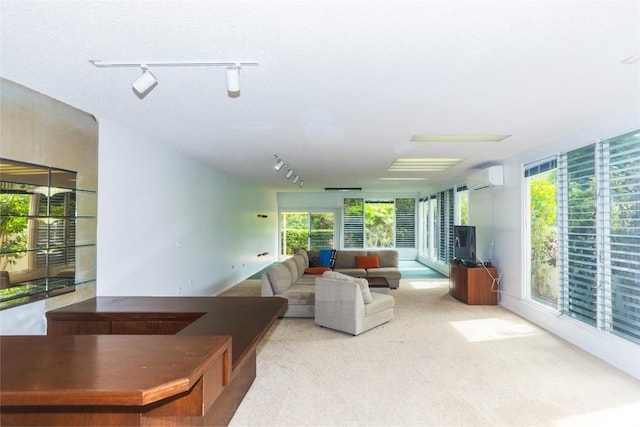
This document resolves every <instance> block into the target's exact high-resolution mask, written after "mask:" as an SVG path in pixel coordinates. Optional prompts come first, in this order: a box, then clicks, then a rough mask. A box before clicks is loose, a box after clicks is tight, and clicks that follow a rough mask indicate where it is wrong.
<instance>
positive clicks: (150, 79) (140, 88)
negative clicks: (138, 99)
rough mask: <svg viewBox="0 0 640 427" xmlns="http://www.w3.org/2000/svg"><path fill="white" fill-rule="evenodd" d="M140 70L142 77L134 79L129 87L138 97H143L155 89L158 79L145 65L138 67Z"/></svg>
mask: <svg viewBox="0 0 640 427" xmlns="http://www.w3.org/2000/svg"><path fill="white" fill-rule="evenodd" d="M140 69H141V70H142V75H141V76H140V77H138V78H137V79H135V81H134V82H133V83H132V84H131V86H132V87H133V90H134V91H136V93H137V94H138V95H143V96H144V95H146V94H147V93H149V92H150V91H151V90H152V89H153V88H154V87H156V85H157V84H158V79H157V78H156V76H154V75H153V74H152V73H151V71H149V69H148V68H147V66H146V65H144V64H142V65H140Z"/></svg>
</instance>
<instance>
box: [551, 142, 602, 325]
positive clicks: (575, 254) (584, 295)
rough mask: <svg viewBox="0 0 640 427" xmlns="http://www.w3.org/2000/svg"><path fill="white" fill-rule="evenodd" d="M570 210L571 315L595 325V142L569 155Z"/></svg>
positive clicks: (565, 228) (564, 228)
mask: <svg viewBox="0 0 640 427" xmlns="http://www.w3.org/2000/svg"><path fill="white" fill-rule="evenodd" d="M565 156H566V175H565V179H566V181H565V183H564V184H565V185H566V186H567V195H566V196H567V211H566V215H565V216H564V218H563V220H564V222H563V223H562V224H561V225H560V229H561V233H562V234H564V236H563V239H562V242H563V243H564V244H565V245H566V256H567V259H566V260H565V261H566V262H563V263H562V270H561V271H562V274H564V275H565V277H566V279H567V283H566V285H567V287H566V294H565V295H566V299H565V301H564V302H565V304H566V305H565V309H566V310H567V314H569V315H570V316H573V317H576V318H578V319H580V320H582V321H584V322H586V323H589V324H591V325H593V326H595V325H596V321H597V298H596V297H597V286H598V282H597V270H598V263H597V245H596V214H597V212H596V198H595V196H596V181H595V167H596V166H595V145H594V144H591V145H588V146H586V147H582V148H579V149H577V150H573V151H570V152H568V153H567V154H565Z"/></svg>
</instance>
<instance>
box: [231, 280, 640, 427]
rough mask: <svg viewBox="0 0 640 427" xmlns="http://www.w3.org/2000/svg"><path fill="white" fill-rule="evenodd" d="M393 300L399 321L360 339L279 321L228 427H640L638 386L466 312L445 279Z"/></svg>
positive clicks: (519, 330) (479, 313) (527, 330)
mask: <svg viewBox="0 0 640 427" xmlns="http://www.w3.org/2000/svg"><path fill="white" fill-rule="evenodd" d="M259 287H260V282H259V281H257V280H255V281H247V282H243V283H242V284H240V285H239V286H237V287H236V288H233V289H231V290H229V291H228V292H226V293H225V294H227V295H234V294H235V295H259ZM392 295H393V296H394V297H395V299H396V310H395V316H394V319H393V320H392V321H391V322H389V323H386V324H384V325H382V326H380V327H377V328H375V329H372V330H370V331H368V332H365V333H364V334H362V335H359V336H357V337H353V336H350V335H347V334H344V333H341V332H337V331H333V330H330V329H325V328H321V327H318V326H316V325H315V324H314V323H313V319H281V320H279V321H278V323H277V324H276V326H275V327H274V328H273V329H272V330H271V332H270V333H269V335H268V336H267V338H266V339H265V340H263V342H262V344H261V345H260V347H259V350H258V361H257V371H258V372H257V377H256V379H255V382H254V383H253V385H252V386H251V389H250V390H249V392H248V393H247V395H246V396H245V398H244V400H243V402H242V403H241V405H240V407H239V408H238V410H237V411H236V414H235V415H234V417H233V419H232V421H231V425H232V426H303V425H310V426H355V425H359V426H625V425H629V426H630V425H638V422H639V420H640V381H638V380H636V379H635V378H633V377H631V376H629V375H627V374H625V373H623V372H621V371H619V370H617V369H616V368H614V367H612V366H611V365H608V364H607V363H605V362H603V361H601V360H599V359H597V358H595V357H594V356H591V355H590V354H588V353H586V352H584V351H582V350H580V349H578V348H576V347H574V346H572V345H570V344H568V343H567V342H565V341H563V340H561V339H559V338H557V337H555V336H553V335H551V334H549V333H547V332H545V331H543V330H541V329H539V328H538V327H536V326H534V325H532V324H531V323H529V322H527V321H525V320H523V319H522V318H520V317H518V316H516V315H514V314H512V313H510V312H509V311H507V310H504V309H502V308H500V307H496V306H467V305H465V304H462V303H460V302H458V301H456V300H454V299H453V298H451V297H450V296H449V294H448V287H447V281H446V280H442V279H440V280H404V279H403V280H402V282H401V286H400V289H398V290H394V291H392Z"/></svg>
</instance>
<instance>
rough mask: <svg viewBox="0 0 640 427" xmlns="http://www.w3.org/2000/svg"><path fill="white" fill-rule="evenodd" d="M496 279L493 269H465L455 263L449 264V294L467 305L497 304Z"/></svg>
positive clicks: (494, 269) (495, 270)
mask: <svg viewBox="0 0 640 427" xmlns="http://www.w3.org/2000/svg"><path fill="white" fill-rule="evenodd" d="M497 277H498V270H497V269H496V268H495V267H487V268H484V267H471V268H470V267H465V266H464V265H461V264H458V263H456V262H451V263H449V293H450V294H451V295H452V296H453V297H454V298H455V299H457V300H460V301H462V302H464V303H466V304H469V305H496V304H498V292H497V283H494V278H497Z"/></svg>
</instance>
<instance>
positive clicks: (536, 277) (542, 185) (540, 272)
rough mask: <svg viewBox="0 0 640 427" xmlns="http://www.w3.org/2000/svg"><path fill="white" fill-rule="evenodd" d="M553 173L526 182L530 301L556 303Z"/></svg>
mask: <svg viewBox="0 0 640 427" xmlns="http://www.w3.org/2000/svg"><path fill="white" fill-rule="evenodd" d="M555 181H556V171H555V170H553V171H549V172H545V173H541V174H538V175H535V176H534V177H532V178H531V181H530V187H529V191H530V197H531V199H530V204H531V293H532V297H533V298H534V299H537V300H539V301H541V302H547V303H553V304H556V303H557V301H558V279H557V271H556V261H557V256H558V242H557V233H558V228H557V225H556V206H557V203H556V183H555Z"/></svg>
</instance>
